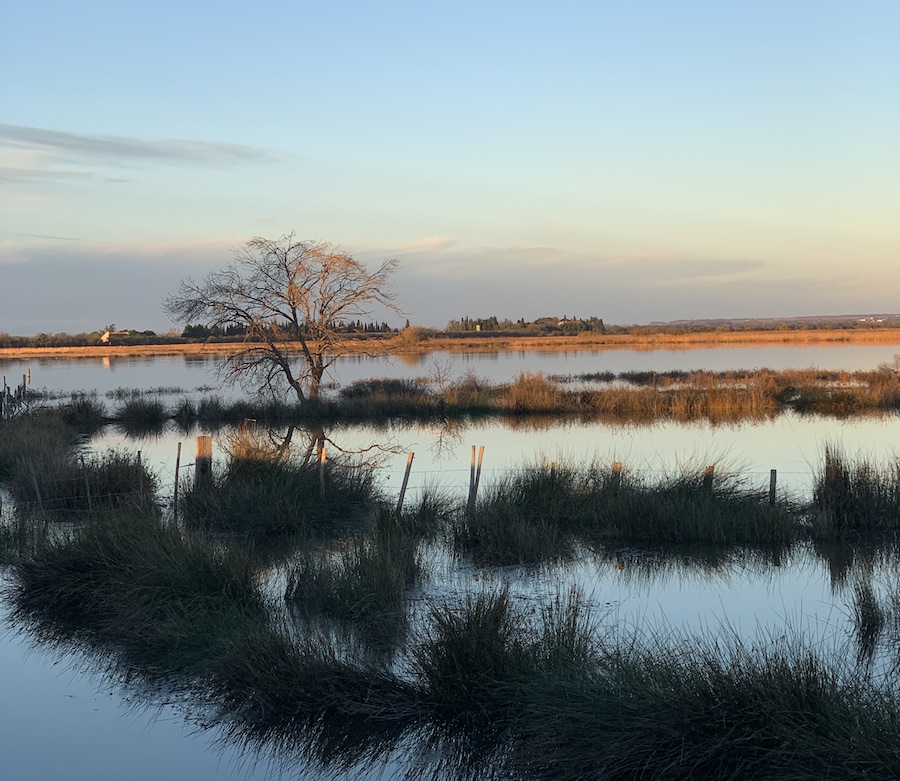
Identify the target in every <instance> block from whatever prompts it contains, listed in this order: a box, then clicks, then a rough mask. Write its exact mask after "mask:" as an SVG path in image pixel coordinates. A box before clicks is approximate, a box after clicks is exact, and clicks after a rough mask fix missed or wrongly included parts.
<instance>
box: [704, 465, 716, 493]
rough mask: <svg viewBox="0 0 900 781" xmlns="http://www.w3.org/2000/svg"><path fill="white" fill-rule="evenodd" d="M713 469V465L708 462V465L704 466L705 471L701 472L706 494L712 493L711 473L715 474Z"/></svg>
mask: <svg viewBox="0 0 900 781" xmlns="http://www.w3.org/2000/svg"><path fill="white" fill-rule="evenodd" d="M715 471H716V468H715V466H714V465H713V464H710V465H709V466H708V467H706V471H705V472H704V473H703V490H704V491H706V493H708V494H711V493H712V487H713V475H714V474H715Z"/></svg>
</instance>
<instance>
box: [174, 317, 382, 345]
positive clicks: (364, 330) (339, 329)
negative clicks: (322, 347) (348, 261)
mask: <svg viewBox="0 0 900 781" xmlns="http://www.w3.org/2000/svg"><path fill="white" fill-rule="evenodd" d="M329 326H330V328H331V329H332V330H333V331H334V332H335V333H343V334H392V333H396V332H397V329H396V328H391V327H390V326H389V325H388V324H387V323H384V322H381V323H363V322H362V321H361V320H354V321H348V322H343V323H330V324H329ZM246 335H247V327H246V326H244V325H225V326H219V325H214V326H211V327H210V326H206V325H203V324H201V323H192V324H190V325H186V326H185V327H184V330H183V331H182V332H181V336H182V337H183V338H184V339H213V340H217V339H221V340H223V341H226V340H234V341H238V340H240V339H243V338H244V337H245V336H246Z"/></svg>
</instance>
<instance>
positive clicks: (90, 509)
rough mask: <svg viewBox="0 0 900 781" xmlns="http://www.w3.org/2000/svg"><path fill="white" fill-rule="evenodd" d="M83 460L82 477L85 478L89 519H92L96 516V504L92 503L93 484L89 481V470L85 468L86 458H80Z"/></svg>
mask: <svg viewBox="0 0 900 781" xmlns="http://www.w3.org/2000/svg"><path fill="white" fill-rule="evenodd" d="M80 459H81V476H82V477H83V478H84V494H85V496H87V503H88V517H89V518H90V517H91V516H93V514H94V503H93V502H92V501H91V483H90V481H89V480H88V473H87V469H85V468H84V456H80Z"/></svg>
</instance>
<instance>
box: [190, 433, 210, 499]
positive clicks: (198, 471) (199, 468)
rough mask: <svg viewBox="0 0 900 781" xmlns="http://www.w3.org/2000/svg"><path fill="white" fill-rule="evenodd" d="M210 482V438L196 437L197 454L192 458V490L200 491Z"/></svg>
mask: <svg viewBox="0 0 900 781" xmlns="http://www.w3.org/2000/svg"><path fill="white" fill-rule="evenodd" d="M211 482H212V437H211V436H202V437H197V453H196V457H195V458H194V488H195V489H197V490H198V491H199V490H202V489H203V488H205V487H208V486H209V485H210V483H211Z"/></svg>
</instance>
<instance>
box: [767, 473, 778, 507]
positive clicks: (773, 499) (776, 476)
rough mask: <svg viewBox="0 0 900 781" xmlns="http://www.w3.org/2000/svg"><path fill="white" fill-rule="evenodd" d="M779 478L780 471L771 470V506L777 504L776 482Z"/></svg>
mask: <svg viewBox="0 0 900 781" xmlns="http://www.w3.org/2000/svg"><path fill="white" fill-rule="evenodd" d="M777 480H778V471H777V470H775V469H772V470H770V471H769V506H770V507H774V506H775V483H776V481H777Z"/></svg>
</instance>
